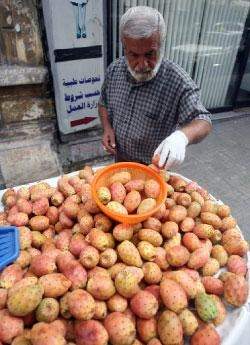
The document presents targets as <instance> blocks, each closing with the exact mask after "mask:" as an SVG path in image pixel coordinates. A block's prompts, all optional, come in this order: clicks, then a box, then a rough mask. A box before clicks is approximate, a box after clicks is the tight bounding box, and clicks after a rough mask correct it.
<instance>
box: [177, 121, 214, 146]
mask: <svg viewBox="0 0 250 345" xmlns="http://www.w3.org/2000/svg"><path fill="white" fill-rule="evenodd" d="M211 130H212V126H211V125H210V123H209V122H208V121H205V120H193V121H192V122H190V123H189V124H187V125H186V126H184V127H182V128H181V131H182V132H183V133H184V134H185V135H186V137H187V138H188V143H189V144H196V143H199V142H200V141H201V140H202V139H204V138H205V137H206V136H207V135H208V134H209V133H210V132H211Z"/></svg>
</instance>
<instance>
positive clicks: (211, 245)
mask: <svg viewBox="0 0 250 345" xmlns="http://www.w3.org/2000/svg"><path fill="white" fill-rule="evenodd" d="M152 168H154V169H156V168H155V167H152ZM159 173H160V174H161V175H162V176H164V179H165V181H166V186H167V190H168V195H167V198H166V200H165V203H164V204H163V205H162V206H161V208H160V209H159V210H158V211H157V213H155V214H154V215H153V216H151V217H149V218H148V219H146V220H145V221H144V222H143V223H139V224H135V225H126V224H120V223H116V222H114V221H112V220H111V219H109V218H108V217H107V216H106V215H105V214H103V213H102V212H101V211H100V209H99V208H98V205H97V204H96V203H95V202H94V200H93V199H92V194H91V183H92V181H93V178H94V172H93V171H92V169H91V167H88V166H86V167H85V168H84V169H83V170H81V171H80V172H79V173H78V174H77V175H75V176H73V177H72V176H62V177H60V178H59V179H58V182H57V187H56V188H54V187H52V186H50V185H49V184H48V183H45V182H40V183H37V184H35V185H32V186H31V187H21V188H19V189H8V190H6V191H5V193H4V194H3V197H2V203H3V205H4V211H3V212H0V225H9V224H11V225H15V226H17V227H18V228H19V234H20V249H21V250H20V255H19V257H18V259H17V260H16V261H15V263H13V264H11V265H9V266H8V267H6V268H5V269H4V270H3V271H2V272H1V273H0V344H13V345H23V344H25V345H48V344H50V345H54V344H56V345H66V344H68V345H74V344H76V345H107V344H112V345H140V344H147V345H180V344H183V343H184V342H188V343H190V344H192V345H218V344H221V343H222V340H223V339H221V337H220V335H219V333H218V332H217V330H216V326H218V325H220V324H222V323H223V322H224V320H225V318H226V317H227V313H228V312H229V311H228V310H230V308H228V306H230V307H235V308H237V307H241V306H242V305H243V304H244V303H245V302H246V301H247V297H248V283H247V280H246V274H247V261H246V253H247V251H248V245H247V242H246V241H245V240H244V239H243V237H242V234H241V233H240V231H239V230H238V228H237V223H236V220H235V219H234V218H233V217H232V215H231V211H230V208H229V206H227V205H220V204H217V203H216V201H214V200H213V199H212V198H211V197H210V195H209V194H208V193H207V192H206V191H205V190H204V189H202V188H200V187H199V186H198V185H197V184H196V183H195V182H191V183H187V182H186V181H185V180H184V179H182V178H181V177H179V176H173V175H169V174H168V173H167V172H165V171H159ZM114 180H115V181H113V183H119V184H120V185H119V188H120V189H119V190H123V189H125V190H126V191H128V194H129V193H132V192H133V191H138V188H139V189H140V188H142V186H141V185H140V183H141V182H138V181H137V182H134V181H131V179H130V178H129V176H127V177H126V178H124V176H122V178H121V176H120V177H119V179H118V180H117V176H116V177H114ZM141 184H142V183H141ZM116 186H117V185H116ZM128 186H129V187H128ZM151 187H152V185H151ZM128 188H129V189H128ZM134 188H135V189H134ZM143 188H145V184H144V183H143ZM151 189H152V188H151ZM153 189H154V188H153ZM117 190H118V189H117V188H114V190H112V192H110V194H109V193H106V194H105V192H107V191H104V192H103V191H99V195H100V198H101V199H102V200H103V202H104V203H108V202H112V201H117V200H116V199H115V198H118V197H119V195H118V194H119V193H117ZM141 190H142V189H141ZM123 194H124V193H123ZM125 194H126V192H125ZM128 194H127V195H128ZM134 194H135V193H134ZM151 197H152V195H151ZM135 199H136V198H135ZM136 200H137V199H136ZM129 201H130V202H128V203H126V205H129V206H130V207H131V209H132V206H131V202H132V203H133V197H131V198H130V200H129ZM137 201H138V200H137ZM135 210H136V209H134V211H135ZM134 211H131V212H134ZM136 212H137V211H136Z"/></svg>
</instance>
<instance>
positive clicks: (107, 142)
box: [102, 127, 116, 155]
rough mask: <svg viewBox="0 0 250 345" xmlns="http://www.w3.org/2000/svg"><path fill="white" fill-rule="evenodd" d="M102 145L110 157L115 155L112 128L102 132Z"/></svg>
mask: <svg viewBox="0 0 250 345" xmlns="http://www.w3.org/2000/svg"><path fill="white" fill-rule="evenodd" d="M102 144H103V147H104V150H107V151H108V152H109V153H111V154H112V155H115V153H116V149H115V133H114V130H113V128H111V127H109V128H106V129H105V130H104V133H103V137H102Z"/></svg>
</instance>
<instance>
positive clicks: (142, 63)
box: [137, 56, 148, 70]
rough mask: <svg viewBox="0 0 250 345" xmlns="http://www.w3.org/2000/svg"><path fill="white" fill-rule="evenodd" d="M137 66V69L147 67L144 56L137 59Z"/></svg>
mask: <svg viewBox="0 0 250 345" xmlns="http://www.w3.org/2000/svg"><path fill="white" fill-rule="evenodd" d="M137 68H138V69H139V70H142V69H144V68H148V62H147V59H145V57H143V56H142V57H140V58H139V59H138V63H137Z"/></svg>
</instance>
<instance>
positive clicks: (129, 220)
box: [91, 162, 167, 224]
mask: <svg viewBox="0 0 250 345" xmlns="http://www.w3.org/2000/svg"><path fill="white" fill-rule="evenodd" d="M121 171H128V172H130V174H131V176H132V179H143V180H148V179H154V180H155V181H157V182H158V183H159V184H160V195H159V196H158V198H157V199H156V207H155V208H154V209H152V210H151V211H149V212H146V213H142V214H131V215H123V214H120V213H116V212H112V211H110V210H109V209H108V208H107V207H106V206H105V205H104V204H102V203H101V202H100V200H99V199H98V196H97V190H98V188H100V187H104V186H105V187H108V186H109V179H110V177H111V176H112V175H114V174H115V173H117V172H121ZM91 185H92V195H93V198H94V200H95V202H96V203H97V205H98V206H99V208H100V209H101V210H102V212H103V213H105V214H106V215H107V216H108V217H110V218H112V219H114V220H116V221H118V222H120V223H126V224H136V223H140V222H142V221H144V220H145V219H147V218H149V217H150V216H152V215H153V214H154V213H156V212H157V211H158V210H159V208H160V206H161V205H162V204H163V203H164V202H165V199H166V197H167V188H166V184H165V182H164V180H163V178H162V177H161V176H160V175H159V174H158V173H157V172H156V171H154V170H153V169H151V168H149V167H148V166H146V165H143V164H139V163H133V162H122V163H115V164H111V165H109V166H107V167H105V168H102V169H100V170H98V171H97V172H96V174H95V177H94V180H93V182H92V184H91Z"/></svg>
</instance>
